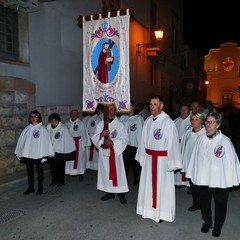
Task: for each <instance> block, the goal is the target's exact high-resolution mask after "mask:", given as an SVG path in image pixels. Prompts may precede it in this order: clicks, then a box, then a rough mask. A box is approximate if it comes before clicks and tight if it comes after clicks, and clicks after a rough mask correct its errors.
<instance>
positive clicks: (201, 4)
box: [183, 0, 240, 55]
mask: <svg viewBox="0 0 240 240" xmlns="http://www.w3.org/2000/svg"><path fill="white" fill-rule="evenodd" d="M183 3H184V13H183V14H184V15H183V16H184V19H183V24H184V26H183V34H184V38H183V43H184V44H186V45H189V46H190V47H191V48H193V49H199V50H200V51H202V52H203V53H204V55H206V54H207V53H208V50H209V49H210V48H218V47H220V44H223V43H225V42H226V41H228V40H230V41H233V42H235V43H238V44H240V11H239V9H238V6H237V1H231V0H225V1H224V0H222V1H220V0H218V1H216V0H183Z"/></svg>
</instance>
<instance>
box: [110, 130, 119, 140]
mask: <svg viewBox="0 0 240 240" xmlns="http://www.w3.org/2000/svg"><path fill="white" fill-rule="evenodd" d="M116 137H117V130H116V129H113V130H111V131H110V138H116Z"/></svg>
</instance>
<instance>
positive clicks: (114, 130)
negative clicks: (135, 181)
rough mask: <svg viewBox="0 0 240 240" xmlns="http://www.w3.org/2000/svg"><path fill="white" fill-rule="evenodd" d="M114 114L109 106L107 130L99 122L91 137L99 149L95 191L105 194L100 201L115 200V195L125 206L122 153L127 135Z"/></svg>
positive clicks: (125, 187) (112, 107)
mask: <svg viewBox="0 0 240 240" xmlns="http://www.w3.org/2000/svg"><path fill="white" fill-rule="evenodd" d="M115 114H116V109H115V105H113V104H111V105H109V106H108V118H109V119H108V130H105V129H104V122H103V121H101V122H99V124H98V125H97V127H96V131H95V134H94V135H93V136H92V141H93V143H94V145H95V146H96V147H97V148H98V149H99V159H98V179H97V189H98V190H101V191H104V192H107V194H105V195H104V196H103V197H102V198H101V200H102V201H106V200H109V199H112V198H115V193H117V195H118V197H119V200H120V202H121V204H126V203H127V200H126V198H125V193H126V192H128V184H127V177H126V172H125V168H124V162H123V157H122V153H123V151H124V149H125V148H126V146H127V142H128V133H127V131H126V128H125V127H124V125H123V123H121V122H120V121H119V120H118V118H117V117H116V115H115Z"/></svg>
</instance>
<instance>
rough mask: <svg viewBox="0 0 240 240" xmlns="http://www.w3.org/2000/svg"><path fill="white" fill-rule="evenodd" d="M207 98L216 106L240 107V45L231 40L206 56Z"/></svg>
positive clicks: (211, 50)
mask: <svg viewBox="0 0 240 240" xmlns="http://www.w3.org/2000/svg"><path fill="white" fill-rule="evenodd" d="M204 70H205V72H206V75H207V81H208V84H207V85H206V98H207V100H211V101H212V102H213V104H214V106H216V107H236V108H240V47H238V45H237V43H233V42H231V41H228V42H225V43H224V44H221V45H220V47H219V48H214V49H210V50H209V53H208V55H206V56H205V57H204Z"/></svg>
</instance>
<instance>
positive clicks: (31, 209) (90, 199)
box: [0, 169, 240, 240]
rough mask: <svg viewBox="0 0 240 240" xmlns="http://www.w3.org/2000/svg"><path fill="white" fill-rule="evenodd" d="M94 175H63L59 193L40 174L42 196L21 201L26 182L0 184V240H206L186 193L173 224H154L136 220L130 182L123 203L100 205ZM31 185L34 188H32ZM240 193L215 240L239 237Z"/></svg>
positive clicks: (179, 195) (23, 179)
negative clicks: (63, 183) (63, 180)
mask: <svg viewBox="0 0 240 240" xmlns="http://www.w3.org/2000/svg"><path fill="white" fill-rule="evenodd" d="M96 178H97V172H95V171H87V172H86V174H85V176H84V179H83V180H82V181H79V178H78V176H74V177H73V176H68V175H66V184H65V185H64V186H63V187H49V186H48V185H49V183H50V176H49V171H48V170H47V169H45V184H44V194H43V195H42V196H37V195H36V194H35V193H34V194H31V195H29V196H24V195H22V192H23V191H25V190H26V187H27V180H26V177H25V176H24V177H21V176H18V179H14V178H12V179H9V180H8V181H9V182H8V183H3V182H1V181H0V239H1V240H11V239H14V240H16V239H17V240H30V239H33V240H43V239H44V240H55V239H56V240H75V239H81V240H96V239H98V240H120V239H121V240H127V239H130V240H135V239H136V240H146V239H150V240H155V239H156V240H157V239H159V240H179V239H180V240H190V239H191V240H193V239H194V240H205V239H206V240H207V239H214V237H212V235H211V231H210V232H209V233H207V234H204V233H201V231H200V228H201V226H202V219H201V215H200V211H196V212H189V211H188V210H187V209H188V207H189V206H190V205H191V196H190V195H189V194H187V190H186V189H176V197H177V212H176V220H175V221H174V222H173V223H168V222H163V223H159V224H157V223H155V222H154V221H152V220H150V219H142V217H141V216H140V215H137V214H136V201H137V191H138V188H137V187H136V186H133V184H132V182H133V181H132V178H131V176H130V180H129V188H130V192H129V193H128V194H127V200H128V203H127V204H126V205H122V204H120V202H119V200H118V198H117V197H116V198H115V199H111V200H109V201H106V202H103V201H101V200H100V198H101V197H102V196H103V195H104V193H103V192H100V191H98V190H97V189H96ZM35 185H36V183H35ZM239 225H240V191H233V192H231V193H230V196H229V205H228V215H227V220H226V222H225V225H224V227H223V230H222V235H221V236H220V237H219V239H222V240H225V239H226V240H235V239H239V236H240V227H239Z"/></svg>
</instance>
